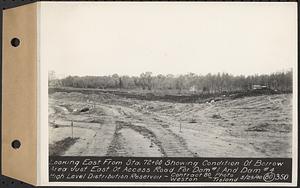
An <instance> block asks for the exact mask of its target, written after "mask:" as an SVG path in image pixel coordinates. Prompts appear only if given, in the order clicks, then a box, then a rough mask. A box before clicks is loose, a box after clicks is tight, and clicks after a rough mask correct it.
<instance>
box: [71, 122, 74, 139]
mask: <svg viewBox="0 0 300 188" xmlns="http://www.w3.org/2000/svg"><path fill="white" fill-rule="evenodd" d="M73 127H74V124H73V121H71V132H72V138H74V135H73Z"/></svg>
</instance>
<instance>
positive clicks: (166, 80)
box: [48, 70, 293, 93]
mask: <svg viewBox="0 0 300 188" xmlns="http://www.w3.org/2000/svg"><path fill="white" fill-rule="evenodd" d="M48 79H49V86H50V87H51V86H53V87H74V88H98V89H141V90H176V91H178V92H179V93H180V92H183V91H190V92H202V93H205V92H206V93H221V92H232V91H244V90H250V89H252V87H253V85H261V86H266V87H267V88H269V89H273V90H278V91H282V92H291V91H292V88H293V80H292V79H293V75H292V70H289V71H282V72H276V73H272V74H261V75H258V74H256V75H250V76H244V75H240V76H234V75H231V74H228V73H217V74H210V73H209V74H206V75H197V74H194V73H188V74H184V75H178V76H175V75H172V74H168V75H162V74H159V75H153V74H152V73H151V72H144V73H142V74H140V76H119V75H118V74H113V75H109V76H68V77H66V78H63V79H57V78H56V77H55V72H54V71H50V72H49V75H48Z"/></svg>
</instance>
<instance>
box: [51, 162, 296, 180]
mask: <svg viewBox="0 0 300 188" xmlns="http://www.w3.org/2000/svg"><path fill="white" fill-rule="evenodd" d="M291 171H292V160H291V159H286V158H142V157H134V158H130V157H60V156H55V157H50V158H49V181H52V182H132V181H135V182H291V181H292V177H291V173H292V172H291Z"/></svg>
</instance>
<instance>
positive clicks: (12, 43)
mask: <svg viewBox="0 0 300 188" xmlns="http://www.w3.org/2000/svg"><path fill="white" fill-rule="evenodd" d="M20 43H21V42H20V39H18V38H13V39H11V41H10V44H11V45H12V46H13V47H18V46H19V45H20Z"/></svg>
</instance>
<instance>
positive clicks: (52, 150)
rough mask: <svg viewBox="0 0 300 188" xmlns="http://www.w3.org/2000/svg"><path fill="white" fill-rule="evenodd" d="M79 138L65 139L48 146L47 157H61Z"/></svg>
mask: <svg viewBox="0 0 300 188" xmlns="http://www.w3.org/2000/svg"><path fill="white" fill-rule="evenodd" d="M78 139H79V138H78V137H76V138H71V137H67V138H65V139H63V140H60V141H57V142H55V143H54V144H50V145H49V155H50V156H60V155H63V154H64V153H65V152H66V151H67V149H69V148H70V147H71V146H72V145H73V144H75V143H76V141H77V140H78Z"/></svg>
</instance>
